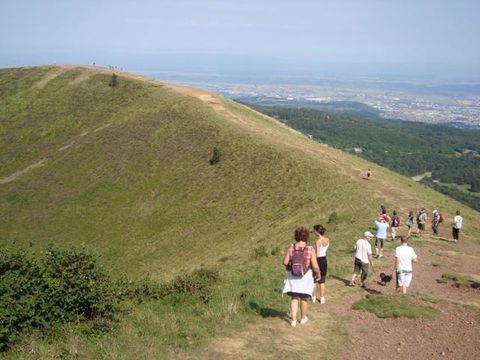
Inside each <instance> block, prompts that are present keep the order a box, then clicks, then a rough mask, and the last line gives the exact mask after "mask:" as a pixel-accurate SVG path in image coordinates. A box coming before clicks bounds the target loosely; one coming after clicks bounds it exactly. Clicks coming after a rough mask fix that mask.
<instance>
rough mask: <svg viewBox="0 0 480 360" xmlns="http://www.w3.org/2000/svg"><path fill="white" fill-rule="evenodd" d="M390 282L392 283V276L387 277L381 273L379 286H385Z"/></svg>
mask: <svg viewBox="0 0 480 360" xmlns="http://www.w3.org/2000/svg"><path fill="white" fill-rule="evenodd" d="M390 281H392V275H387V274H385V273H383V272H382V273H381V274H380V285H382V286H385V285H387V283H389V282H390Z"/></svg>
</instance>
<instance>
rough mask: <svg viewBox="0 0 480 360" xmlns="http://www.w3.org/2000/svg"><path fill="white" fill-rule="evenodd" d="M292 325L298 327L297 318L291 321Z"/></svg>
mask: <svg viewBox="0 0 480 360" xmlns="http://www.w3.org/2000/svg"><path fill="white" fill-rule="evenodd" d="M290 326H291V327H293V328H294V327H296V326H297V320H292V321H291V322H290Z"/></svg>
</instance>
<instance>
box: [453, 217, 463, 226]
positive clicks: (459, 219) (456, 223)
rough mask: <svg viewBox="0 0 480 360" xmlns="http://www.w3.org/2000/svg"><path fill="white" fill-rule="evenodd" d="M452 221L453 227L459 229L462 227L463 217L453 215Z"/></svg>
mask: <svg viewBox="0 0 480 360" xmlns="http://www.w3.org/2000/svg"><path fill="white" fill-rule="evenodd" d="M453 223H454V225H453V226H454V227H455V229H461V228H462V223H463V218H462V217H461V216H460V215H455V217H454V218H453Z"/></svg>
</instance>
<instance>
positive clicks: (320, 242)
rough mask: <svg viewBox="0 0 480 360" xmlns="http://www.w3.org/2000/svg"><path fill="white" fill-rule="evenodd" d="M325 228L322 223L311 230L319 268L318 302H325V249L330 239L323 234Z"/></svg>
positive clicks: (314, 298)
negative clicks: (314, 237)
mask: <svg viewBox="0 0 480 360" xmlns="http://www.w3.org/2000/svg"><path fill="white" fill-rule="evenodd" d="M326 231H327V229H325V228H324V227H323V226H322V225H315V226H314V227H313V232H314V234H315V235H316V236H317V242H316V250H317V263H318V267H319V268H320V280H319V281H318V284H319V286H320V304H322V305H323V304H325V280H326V279H327V249H328V247H329V246H330V241H329V240H328V238H327V237H326V236H325V232H326ZM316 294H317V282H316V283H315V286H314V290H313V296H312V302H315V301H316V299H317V297H316Z"/></svg>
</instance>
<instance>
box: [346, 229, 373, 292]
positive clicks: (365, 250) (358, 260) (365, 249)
mask: <svg viewBox="0 0 480 360" xmlns="http://www.w3.org/2000/svg"><path fill="white" fill-rule="evenodd" d="M371 238H373V234H372V233H371V232H370V231H365V232H364V233H363V239H359V240H357V242H356V244H355V263H354V268H353V275H352V280H350V283H349V284H348V286H355V278H356V277H357V275H359V274H360V273H361V277H360V280H361V286H362V287H363V288H365V287H366V285H365V280H367V276H368V265H369V264H370V265H371V266H372V269H373V262H372V245H370V239H371Z"/></svg>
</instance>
